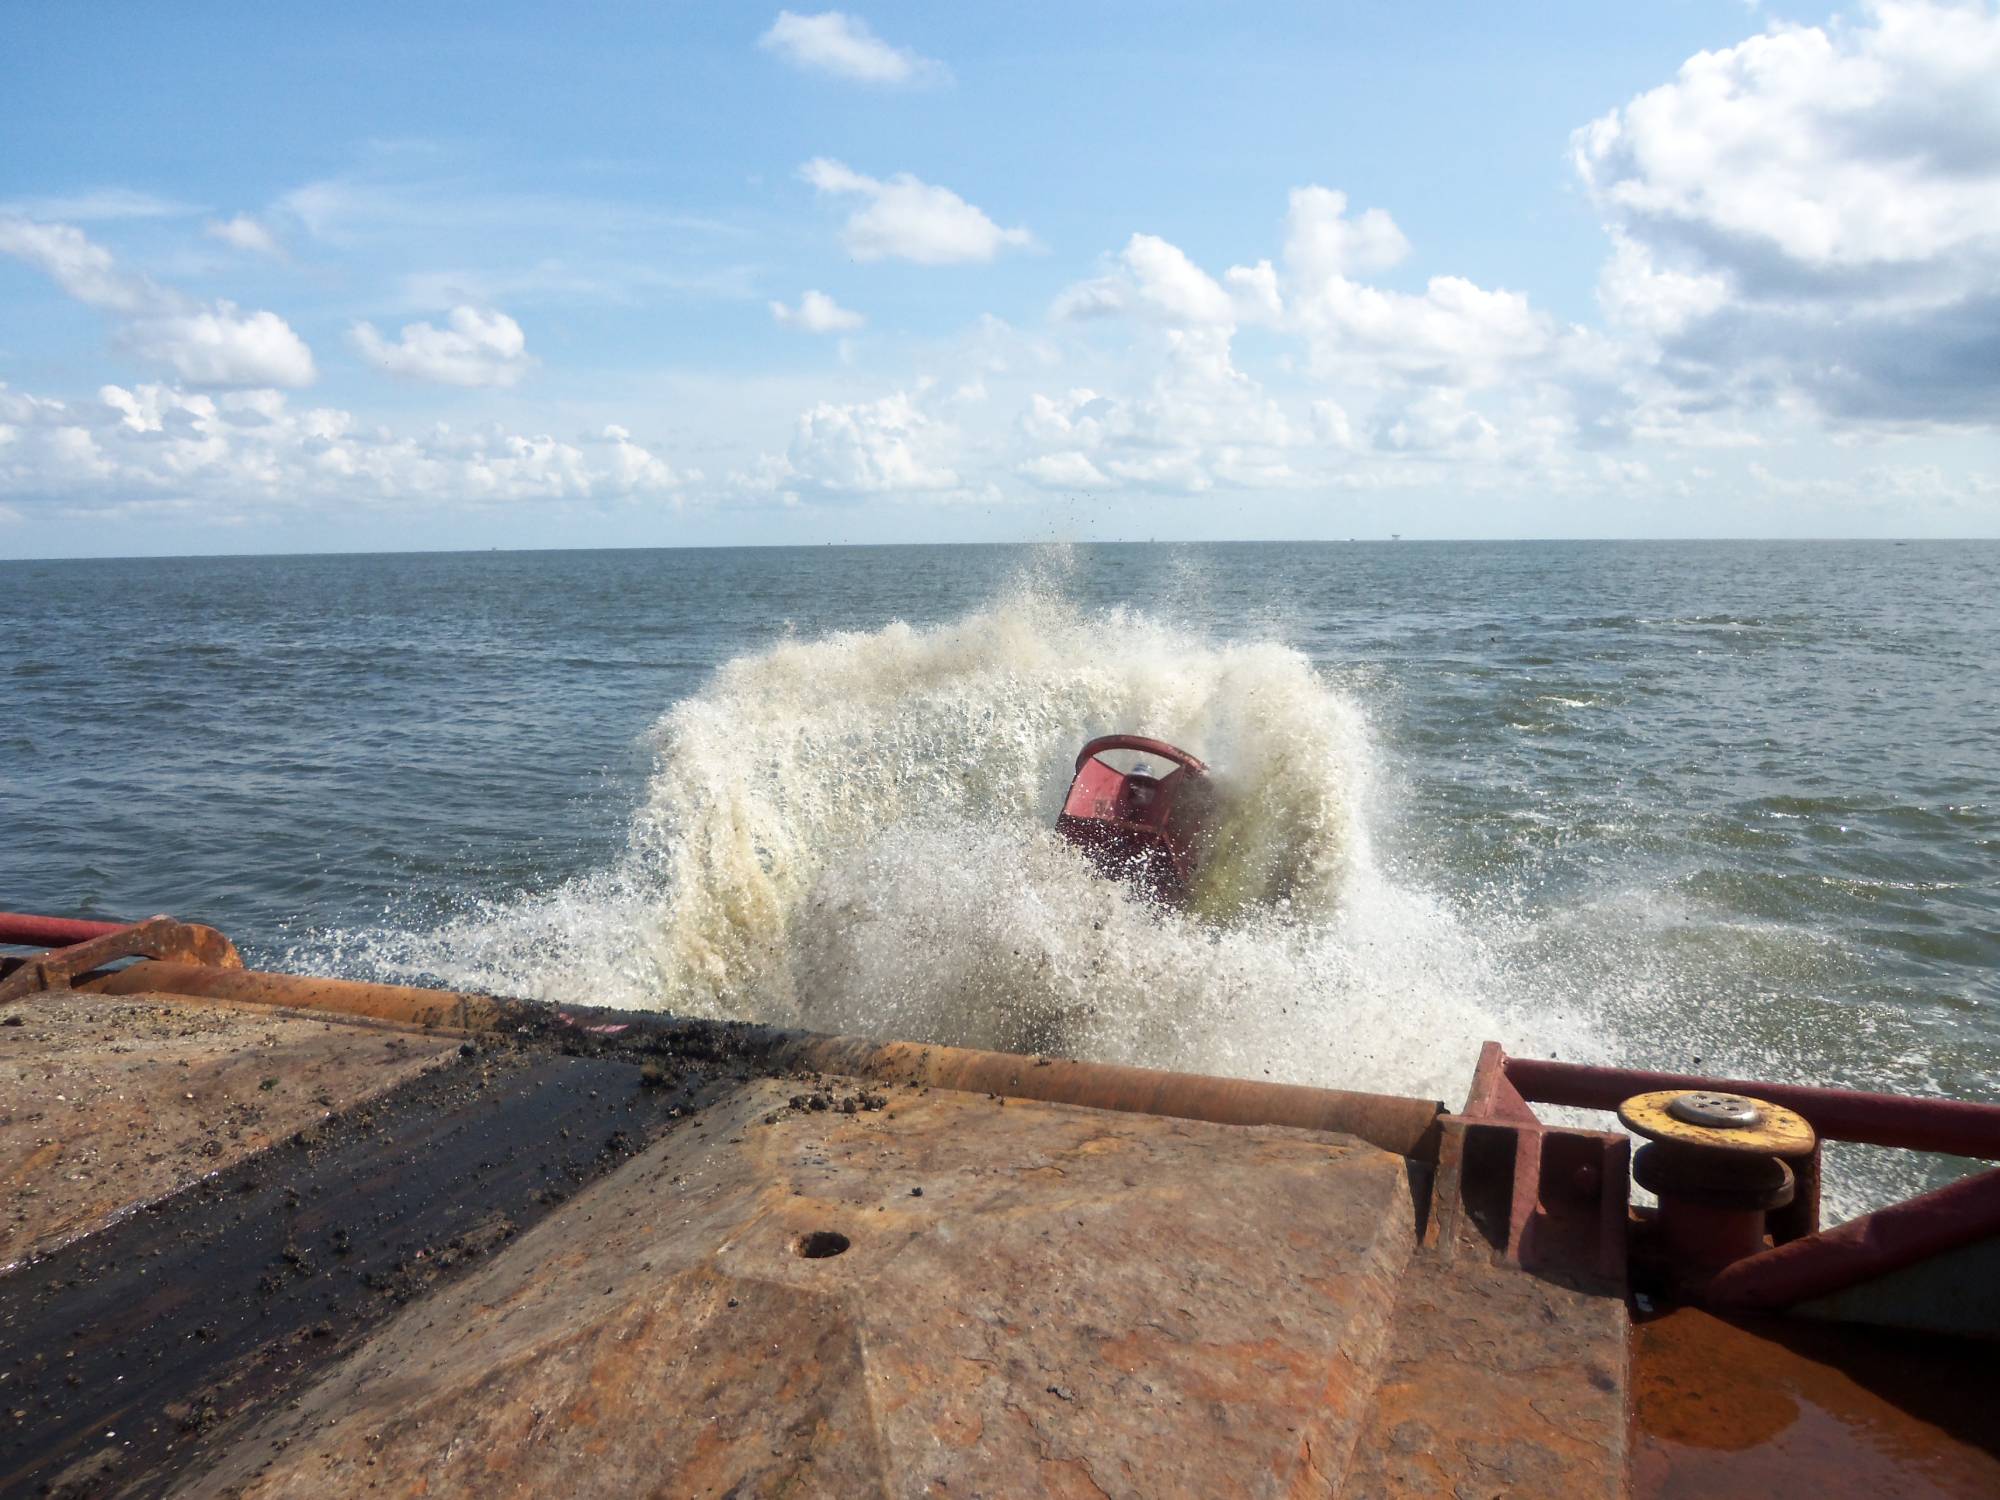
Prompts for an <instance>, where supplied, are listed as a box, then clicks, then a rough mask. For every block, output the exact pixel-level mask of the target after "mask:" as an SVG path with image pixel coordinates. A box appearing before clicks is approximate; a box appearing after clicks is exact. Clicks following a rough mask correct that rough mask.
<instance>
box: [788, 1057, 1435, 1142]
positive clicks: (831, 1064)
mask: <svg viewBox="0 0 2000 1500" xmlns="http://www.w3.org/2000/svg"><path fill="white" fill-rule="evenodd" d="M783 1052H784V1056H785V1058H786V1060H787V1061H788V1062H790V1063H792V1064H793V1065H795V1066H799V1067H807V1068H823V1069H825V1070H826V1071H828V1072H833V1073H845V1074H850V1075H855V1076H862V1077H868V1078H875V1079H880V1080H883V1081H884V1082H895V1083H902V1082H915V1083H925V1084H930V1085H932V1086H934V1087H938V1088H953V1089H965V1090H968V1091H970V1092H974V1093H993V1094H1001V1095H1005V1096H1006V1097H1008V1098H1011V1099H1039V1100H1043V1101H1045V1102H1050V1103H1064V1104H1080V1105H1085V1106H1087V1107H1089V1108H1091V1109H1110V1110H1121V1111H1132V1112H1137V1113H1140V1114H1152V1115H1169V1116H1173V1117H1175V1118H1178V1119H1190V1120H1206V1121H1208V1122H1210V1123H1212V1124H1219V1125H1284V1126H1289V1127H1291V1128H1293V1129H1298V1130H1327V1131H1339V1132H1341V1133H1342V1134H1345V1135H1352V1136H1355V1137H1356V1138H1358V1139H1360V1140H1364V1141H1367V1142H1368V1143H1369V1144H1371V1145H1374V1146H1379V1147H1381V1148H1382V1149H1383V1150H1385V1151H1393V1152H1395V1153H1396V1154H1398V1155H1400V1156H1411V1157H1416V1158H1419V1159H1425V1158H1429V1157H1434V1156H1435V1155H1436V1136H1437V1121H1438V1116H1439V1114H1440V1112H1441V1107H1440V1106H1439V1105H1438V1104H1437V1102H1436V1101H1434V1100H1429V1099H1405V1098H1401V1097H1398V1096H1396V1095H1393V1094H1361V1093H1351V1092H1347V1091H1344V1090H1340V1089H1316V1088H1305V1087H1301V1086H1299V1085H1296V1084H1282V1083H1264V1082H1253V1081H1250V1080H1247V1079H1240V1078H1205V1077H1201V1076H1199V1075H1197V1074H1192V1073H1166V1072H1161V1071H1159V1070H1157V1069H1153V1068H1127V1067H1119V1066H1117V1065H1115V1064H1111V1063H1089V1062H1074V1061H1071V1060H1069V1059H1067V1058H1046V1057H1020V1056H1016V1055H1014V1054H1012V1053H1007V1052H977V1051H972V1050H969V1049H966V1048H960V1047H927V1046H921V1045H918V1044H916V1043H912V1042H876V1041H870V1040H867V1039H865V1038H857V1037H806V1036H798V1037H796V1039H794V1040H792V1041H790V1042H788V1043H787V1045H786V1046H785V1047H784V1049H783Z"/></svg>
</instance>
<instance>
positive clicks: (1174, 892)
mask: <svg viewBox="0 0 2000 1500" xmlns="http://www.w3.org/2000/svg"><path fill="white" fill-rule="evenodd" d="M1113 750H1134V751H1138V752H1140V753H1141V754H1143V755H1150V756H1156V757H1158V758H1159V759H1160V760H1162V761H1166V762H1169V763H1170V764H1171V765H1172V767H1173V769H1172V770H1170V771H1167V772H1166V773H1165V774H1164V775H1162V774H1159V773H1157V772H1155V771H1154V770H1153V768H1152V767H1151V766H1150V765H1149V764H1147V763H1144V762H1141V763H1140V764H1138V765H1135V766H1134V767H1133V768H1132V769H1131V770H1129V771H1120V770H1118V769H1117V768H1116V767H1114V766H1112V765H1110V764H1109V763H1108V762H1106V761H1104V760H1102V759H1100V757H1101V756H1102V755H1104V754H1105V753H1106V752H1108V751H1113ZM1211 806H1212V798H1211V796H1210V789H1209V781H1208V767H1207V766H1205V765H1203V764H1202V763H1201V761H1199V760H1197V759H1196V758H1195V757H1194V756H1192V755H1190V754H1188V753H1187V751H1185V750H1182V749H1179V748H1177V747H1175V746H1173V745H1169V744H1168V743H1167V742H1166V741H1165V740H1155V739H1148V738H1147V737H1146V736H1144V735H1137V734H1107V735H1103V736H1101V737H1099V738H1097V739H1094V740H1092V741H1091V742H1090V743H1089V744H1087V745H1085V746H1084V747H1083V749H1082V750H1081V751H1079V752H1078V754H1077V757H1076V779H1075V780H1074V781H1072V782H1071V783H1070V788H1069V795H1068V796H1067V797H1066V798H1064V799H1063V809H1062V813H1061V815H1060V816H1058V817H1057V819H1056V832H1058V833H1060V834H1061V835H1062V836H1063V837H1064V838H1065V839H1067V840H1069V842H1070V843H1072V844H1074V845H1075V846H1076V847H1077V848H1079V849H1081V850H1082V851H1083V852H1084V853H1085V854H1087V855H1089V856H1090V858H1091V861H1092V863H1094V864H1095V865H1096V866H1097V867H1098V868H1099V869H1100V870H1102V871H1103V872H1104V873H1105V874H1107V875H1111V876H1114V877H1116V878H1118V879H1121V880H1129V881H1131V882H1132V883H1133V884H1134V885H1135V886H1137V887H1138V888H1139V889H1141V890H1143V891H1145V892H1146V894H1148V895H1149V896H1151V897H1153V898H1154V899H1155V900H1158V901H1163V902H1166V903H1167V904H1169V905H1173V906H1178V905H1180V904H1181V903H1182V902H1184V901H1185V900H1186V899H1187V896H1188V892H1189V890H1190V889H1191V888H1192V887H1193V884H1194V876H1195V870H1196V867H1197V865H1198V863H1199V861H1200V856H1201V847H1202V841H1203V834H1204V832H1205V825H1206V823H1207V820H1208V815H1209V811H1210V808H1211Z"/></svg>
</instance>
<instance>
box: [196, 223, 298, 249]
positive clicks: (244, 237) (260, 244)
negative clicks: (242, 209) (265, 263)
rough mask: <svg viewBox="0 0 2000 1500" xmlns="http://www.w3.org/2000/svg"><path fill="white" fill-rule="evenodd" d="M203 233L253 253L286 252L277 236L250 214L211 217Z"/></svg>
mask: <svg viewBox="0 0 2000 1500" xmlns="http://www.w3.org/2000/svg"><path fill="white" fill-rule="evenodd" d="M202 233H203V234H205V235H207V236H208V237H209V238H210V239H212V240H220V241H222V243H223V244H225V245H228V246H229V247H230V248H232V249H235V250H247V251H249V252H250V253H251V254H253V255H271V256H277V255H282V254H283V253H284V250H283V247H281V246H280V245H279V244H278V240H277V236H276V235H274V234H272V233H271V231H270V230H269V229H267V228H265V226H264V225H263V224H261V223H259V222H258V221H257V220H256V219H253V218H251V217H250V215H248V214H238V215H236V217H235V218H233V219H211V220H209V221H208V223H207V225H206V226H204V228H203V229H202Z"/></svg>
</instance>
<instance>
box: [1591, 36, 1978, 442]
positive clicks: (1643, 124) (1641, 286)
mask: <svg viewBox="0 0 2000 1500" xmlns="http://www.w3.org/2000/svg"><path fill="white" fill-rule="evenodd" d="M1996 79H2000V10H1996V9H1995V8H1994V7H1993V6H1991V5H1988V4H1983V3H1974V4H1962V5H1953V4H1936V3H1931V0H1881V3H1878V4H1874V5H1871V6H1869V7H1868V8H1867V11H1866V15H1865V19H1864V20H1862V21H1860V22H1858V23H1854V24H1834V25H1830V26H1826V27H1809V26H1778V27H1774V28H1773V29H1771V30H1770V31H1767V32H1766V33H1764V34H1762V35H1760V36H1754V37H1751V38H1749V39H1748V40H1747V41H1744V42H1741V43H1739V44H1738V45H1737V46H1734V47H1727V48H1723V49H1721V50H1719V51H1714V52H1703V53H1699V54H1697V55H1696V56H1694V57H1692V58H1690V59H1689V60H1688V61H1687V62H1686V63H1685V64H1684V65H1683V66H1682V67H1681V69H1680V71H1679V72H1678V73H1677V74H1676V76H1675V77H1674V78H1673V80H1672V81H1670V82H1668V83H1665V84H1662V85H1661V86H1659V87H1658V88H1655V89H1651V90H1649V91H1647V92H1646V93H1643V94H1641V95H1639V96H1638V97H1637V98H1635V99H1633V100H1631V101H1630V102H1629V103H1627V104H1625V105H1623V106H1622V107H1620V108H1618V109H1615V110H1612V111H1611V112H1610V113H1609V114H1606V115H1605V116H1603V117H1602V118H1600V119H1598V120H1596V121H1593V122H1592V123H1591V124H1589V125H1587V126H1585V127H1583V128H1582V129H1580V130H1579V131H1577V132H1576V134H1575V136H1574V138H1573V141H1572V155H1573V159H1574V162H1575V166H1576V170H1577V172H1578V174H1579V175H1580V177H1581V178H1582V180H1583V183H1584V185H1585V187H1586V188H1587V189H1588V191H1589V192H1590V194H1591V197H1592V199H1593V201H1594V202H1595V203H1596V204H1597V206H1598V208H1599V210H1600V212H1601V213H1602V214H1603V216H1604V218H1605V221H1606V227H1607V229H1608V230H1609V232H1610V233H1611V235H1612V237H1613V255H1612V259H1611V261H1610V263H1609V264H1608V265H1607V267H1606V269H1605V273H1604V276H1603V278H1602V280H1601V282H1600V286H1599V296H1600V299H1601V300H1602V302H1603V304H1604V306H1605V310H1606V312H1607V314H1609V315H1610V316H1611V317H1612V318H1613V319H1614V320H1615V321H1617V322H1618V323H1620V324H1622V325H1624V326H1625V327H1627V328H1630V329H1632V330H1634V331H1636V332H1639V333H1642V334H1646V335H1649V336H1651V337H1653V338H1655V339H1657V340H1658V341H1659V343H1660V346H1661V356H1662V359H1661V369H1662V372H1663V377H1664V378H1666V379H1669V380H1670V381H1672V382H1673V383H1675V384H1677V385H1678V386H1680V387H1681V389H1682V392H1683V397H1684V400H1685V401H1686V403H1687V404H1688V405H1689V406H1690V407H1696V406H1705V405H1713V404H1714V403H1715V402H1716V401H1718V400H1722V401H1730V402H1741V401H1747V402H1754V403H1758V404H1763V405H1769V404H1770V402H1771V400H1772V393H1774V392H1776V393H1778V394H1780V395H1782V394H1784V393H1793V394H1796V395H1798V396H1800V397H1802V398H1804V399H1805V400H1808V401H1810V402H1811V403H1813V404H1814V405H1815V406H1816V407H1817V408H1818V409H1819V410H1820V411H1821V412H1822V413H1824V414H1825V415H1827V416H1828V417H1830V418H1833V419H1835V420H1838V419H1841V418H1856V419H1861V420H1864V421H1890V422H1926V421H1929V422H1947V423H1962V424H1971V425H1981V426H1989V427H1990V426H1992V425H1994V423H1995V420H1996V417H2000V85H1996V83H1995V80H1996Z"/></svg>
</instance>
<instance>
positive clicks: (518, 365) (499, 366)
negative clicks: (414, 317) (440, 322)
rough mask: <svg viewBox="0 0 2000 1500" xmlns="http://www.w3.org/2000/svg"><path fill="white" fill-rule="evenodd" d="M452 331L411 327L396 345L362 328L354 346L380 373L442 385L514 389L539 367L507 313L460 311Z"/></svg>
mask: <svg viewBox="0 0 2000 1500" xmlns="http://www.w3.org/2000/svg"><path fill="white" fill-rule="evenodd" d="M446 325H447V326H445V327H443V328H439V327H437V326H436V325H434V324H431V323H406V324H404V325H403V332H402V337H401V338H399V339H398V340H396V342H394V343H391V342H390V341H389V340H388V339H386V338H384V337H383V336H382V335H381V334H380V333H379V332H377V331H376V328H375V325H374V324H372V323H356V324H355V325H354V342H355V344H356V345H357V346H358V347H359V348H360V350H361V352H362V354H363V355H365V356H366V357H367V359H368V361H369V363H371V364H373V365H374V366H375V367H376V368H377V369H381V370H387V371H388V372H389V373H390V374H392V375H407V376H409V377H410V378H411V379H413V380H428V381H432V382H434V383H436V384H438V385H463V386H482V385H495V386H509V385H512V384H514V383H515V382H516V381H517V380H519V379H520V378H521V377H522V376H523V375H525V374H526V373H527V372H528V370H529V369H530V368H531V367H532V366H533V364H534V360H533V359H532V358H531V357H530V356H529V354H528V341H527V337H526V335H524V334H523V333H522V332H521V325H520V324H519V323H516V322H515V321H514V320H513V319H512V318H510V317H508V316H507V315H506V314H505V313H503V312H499V311H482V310H481V309H479V308H476V307H455V308H453V309H452V310H451V314H450V316H449V317H448V318H447V319H446Z"/></svg>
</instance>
